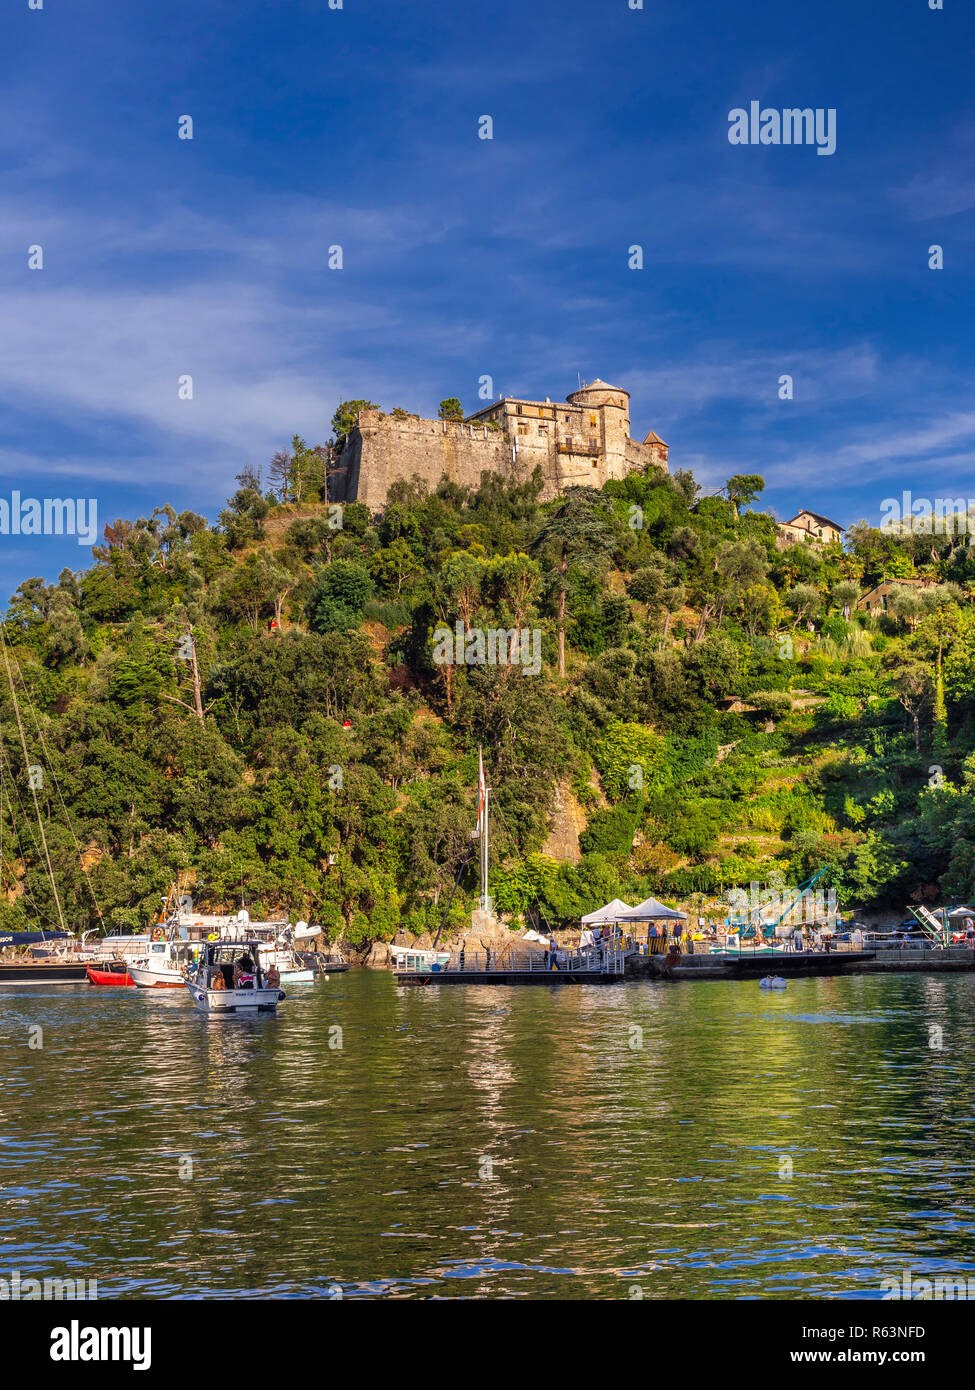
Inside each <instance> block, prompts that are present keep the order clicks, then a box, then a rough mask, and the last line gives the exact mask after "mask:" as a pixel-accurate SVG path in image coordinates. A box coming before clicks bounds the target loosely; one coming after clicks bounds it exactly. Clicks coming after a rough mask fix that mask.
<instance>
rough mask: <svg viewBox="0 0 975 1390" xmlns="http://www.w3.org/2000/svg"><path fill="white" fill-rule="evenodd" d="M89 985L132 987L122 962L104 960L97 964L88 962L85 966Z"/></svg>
mask: <svg viewBox="0 0 975 1390" xmlns="http://www.w3.org/2000/svg"><path fill="white" fill-rule="evenodd" d="M85 972H86V974H87V976H88V983H89V984H90V985H134V984H135V980H133V978H132V976H131V975H130V974H129V971H128V966H127V963H126V962H125V961H124V960H105V961H99V962H98V963H97V964H95V963H94V962H91V961H89V963H88V965H86V966H85Z"/></svg>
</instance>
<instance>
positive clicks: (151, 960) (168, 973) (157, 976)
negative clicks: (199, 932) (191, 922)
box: [129, 935, 200, 989]
mask: <svg viewBox="0 0 975 1390" xmlns="http://www.w3.org/2000/svg"><path fill="white" fill-rule="evenodd" d="M199 952H200V946H199V943H198V942H189V941H180V940H178V939H177V938H176V937H175V936H173V935H171V936H169V937H168V938H167V939H166V940H164V941H150V943H149V950H148V953H147V954H146V955H144V956H139V957H138V958H137V959H135V960H132V961H130V962H129V974H130V975H131V976H132V979H133V981H134V982H135V983H136V984H137V985H138V986H139V988H140V989H182V988H183V987H184V985H185V984H186V979H185V976H184V973H183V972H184V970H185V969H186V967H187V966H188V965H192V964H193V962H194V960H195V959H196V957H197V956H198V955H199Z"/></svg>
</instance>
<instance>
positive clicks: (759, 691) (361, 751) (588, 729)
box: [0, 440, 975, 944]
mask: <svg viewBox="0 0 975 1390" xmlns="http://www.w3.org/2000/svg"><path fill="white" fill-rule="evenodd" d="M328 457H329V450H328V449H319V450H311V449H308V448H307V447H306V446H305V445H304V444H303V443H302V441H300V440H295V441H294V448H293V451H292V452H290V453H288V454H284V455H279V456H276V459H275V460H274V461H272V482H273V487H272V488H269V487H268V486H267V485H266V484H265V483H263V482H262V481H261V480H260V479H259V478H258V477H257V476H255V475H253V474H251V473H248V474H245V475H242V477H241V478H240V479H239V480H238V481H239V483H240V486H239V488H238V490H237V492H236V493H235V494H234V496H233V497H232V498H231V500H230V502H229V503H228V505H227V507H226V509H225V510H224V511H223V512H222V513H221V515H220V519H219V522H218V523H217V524H216V525H213V526H211V525H209V524H208V523H207V522H206V521H205V519H204V518H202V517H200V516H197V515H195V514H193V513H188V512H184V513H182V514H180V515H176V514H175V512H174V511H173V509H172V508H170V507H167V506H165V505H163V506H161V507H160V508H159V509H158V510H157V511H156V512H154V513H153V515H152V516H151V517H149V518H141V519H139V520H137V521H135V522H125V521H118V522H116V523H115V524H114V525H112V526H109V527H106V531H105V540H104V543H103V544H102V545H101V546H99V547H96V549H95V552H94V564H93V566H92V568H90V569H88V570H87V571H85V572H82V573H78V574H74V573H71V572H70V571H67V570H66V571H64V572H63V573H62V575H61V576H60V578H59V580H58V582H57V583H56V584H53V585H45V584H44V583H43V582H42V581H40V580H38V579H28V580H26V581H25V582H24V583H23V584H22V585H21V586H20V588H19V589H18V591H17V593H16V595H15V596H14V598H13V600H12V601H11V603H10V605H9V609H8V612H7V615H6V625H5V632H6V639H7V647H6V651H7V653H8V656H9V659H10V667H9V680H11V681H13V682H14V683H15V684H16V685H17V686H18V687H19V701H18V704H19V705H20V707H21V709H22V711H23V721H24V738H25V741H26V744H27V748H28V761H29V763H30V765H31V766H32V767H35V768H40V769H41V772H42V776H41V779H40V780H41V785H40V786H35V788H33V789H31V788H30V787H29V784H28V774H27V771H26V769H25V765H24V764H25V757H24V752H23V744H22V741H21V736H20V733H19V731H18V728H17V724H16V721H15V718H14V710H13V706H12V702H11V700H10V696H9V686H8V685H7V682H8V673H7V670H6V669H5V670H4V672H3V674H2V678H0V679H2V683H3V685H4V687H5V688H4V693H3V699H2V721H3V723H2V755H3V786H2V796H0V831H2V846H0V852H2V886H3V894H2V897H0V927H2V928H3V929H5V930H8V929H24V928H26V927H28V926H32V925H35V924H36V923H37V922H38V921H41V922H43V923H45V924H50V925H55V924H56V923H57V921H58V908H57V904H56V903H55V901H54V899H53V895H52V891H51V887H50V883H49V881H48V876H47V873H46V869H45V864H44V846H43V845H42V843H41V842H40V839H39V837H38V834H37V826H36V820H35V815H34V807H33V801H32V796H33V793H34V791H36V795H37V797H38V800H39V805H40V808H41V811H42V815H43V816H44V817H45V829H46V838H47V850H48V852H49V854H50V857H51V861H52V865H53V867H54V870H55V878H56V881H57V883H58V886H59V891H60V894H61V904H62V910H63V913H64V917H65V919H66V920H67V922H68V924H69V925H70V926H71V927H72V928H80V927H87V926H97V925H98V923H99V921H100V920H101V919H100V917H99V912H98V909H97V908H96V906H95V903H96V902H97V904H98V905H99V907H100V909H101V912H102V913H104V917H105V919H109V920H110V921H111V922H112V923H113V924H118V925H124V926H136V925H139V924H142V923H144V922H145V921H146V918H147V915H148V914H150V913H153V912H154V911H155V910H156V909H157V907H158V904H159V898H160V896H161V895H162V894H164V893H165V891H166V889H167V887H168V886H169V883H170V882H171V881H172V880H173V879H174V878H175V877H176V876H177V874H184V875H186V874H189V876H190V877H189V881H190V883H191V885H194V886H193V887H192V889H191V891H192V892H193V894H194V897H195V900H196V902H197V904H198V905H199V906H201V907H205V908H209V909H211V910H218V909H221V908H224V909H226V908H233V907H235V906H237V905H239V903H240V901H241V899H242V898H243V900H244V901H245V902H246V904H247V905H248V907H249V908H250V909H251V911H252V913H260V914H265V913H266V914H271V913H276V912H284V913H287V914H289V915H290V916H291V919H292V920H295V919H297V918H298V917H304V918H306V919H308V920H310V921H318V922H322V923H324V924H326V925H327V926H328V928H329V930H330V932H331V933H332V935H333V937H336V938H337V937H341V938H342V939H343V940H344V941H345V942H347V943H350V944H356V943H364V942H366V941H368V940H371V939H379V940H386V939H389V938H390V937H392V935H393V934H394V933H395V932H396V931H397V930H398V929H400V928H405V929H407V930H409V931H412V932H422V931H424V930H428V929H430V928H431V927H432V926H434V925H435V924H436V922H437V921H438V920H439V915H440V912H441V911H442V903H443V900H444V895H445V894H446V893H449V889H450V885H451V883H452V881H453V876H454V872H455V867H456V864H457V862H458V860H459V858H460V856H461V855H462V854H463V852H464V850H465V849H466V847H467V846H468V844H469V833H470V831H471V829H472V827H473V824H474V820H475V816H476V786H475V784H476V767H477V748H478V744H479V743H480V744H483V747H484V757H485V765H486V768H487V772H488V779H489V782H490V784H491V786H492V787H493V808H494V815H493V819H492V887H493V890H494V892H495V896H496V902H497V905H498V908H499V909H500V910H501V911H502V912H503V913H505V914H511V915H512V916H513V917H518V916H519V915H522V916H523V917H524V918H525V920H528V921H532V922H533V923H536V924H556V925H557V924H560V923H568V922H570V921H571V920H572V919H577V918H578V916H579V915H580V914H581V913H582V912H585V911H587V910H589V909H591V908H593V907H595V906H598V905H599V904H601V903H602V902H603V901H605V900H607V899H608V898H611V897H614V896H617V895H619V896H622V897H627V896H629V895H632V899H633V900H635V899H637V898H640V897H643V896H646V895H647V894H650V893H652V894H654V895H656V896H663V897H666V898H668V899H670V900H671V901H675V900H676V901H681V902H700V901H701V900H702V899H719V898H721V897H722V896H723V895H725V894H726V893H727V891H728V889H729V888H731V887H733V886H736V885H741V886H745V887H747V885H748V883H749V882H750V881H752V880H755V881H757V882H759V883H762V884H764V883H766V882H768V880H769V877H770V875H774V874H776V873H779V874H781V875H782V876H783V877H784V879H785V880H786V882H788V883H796V882H798V881H800V880H802V879H804V878H806V877H807V876H808V874H809V873H810V872H811V871H813V870H815V869H816V868H818V867H819V866H821V865H823V864H828V865H829V866H830V867H829V870H828V873H827V875H826V877H825V880H824V882H825V883H826V884H831V885H832V886H834V887H835V888H836V889H837V892H838V895H839V900H840V902H841V904H843V905H846V906H850V905H857V906H860V907H861V908H864V909H869V908H871V907H873V908H881V909H890V910H892V911H894V912H895V913H896V912H899V911H900V910H901V909H902V908H903V906H904V904H905V903H906V902H907V901H909V900H915V901H929V900H932V901H933V900H937V899H939V898H941V897H953V898H956V899H965V898H971V896H972V895H973V894H975V757H971V756H970V754H971V750H972V749H973V747H975V722H973V718H975V658H973V656H972V652H973V649H975V643H973V641H972V638H973V635H975V614H973V609H972V603H971V599H972V593H973V588H972V584H973V580H975V560H973V558H972V556H971V553H970V552H969V550H968V549H966V548H965V547H964V546H961V545H959V544H957V542H956V541H954V540H952V539H950V538H949V539H945V540H944V541H943V542H940V543H939V540H938V538H932V537H931V536H929V535H928V536H920V535H918V536H906V537H903V538H898V537H896V536H894V535H891V534H888V533H886V532H884V533H882V532H880V531H877V530H871V529H870V528H868V527H867V526H866V525H865V524H861V525H859V526H857V527H854V528H853V529H852V531H851V533H849V535H848V545H847V549H846V550H845V551H844V550H842V549H841V548H840V547H839V546H838V545H833V546H830V547H827V548H824V549H822V550H816V549H813V548H812V547H810V546H808V545H805V546H803V545H794V546H792V547H790V548H789V549H787V550H785V551H779V550H777V548H776V545H775V523H774V521H773V519H772V518H771V516H770V515H768V514H765V513H763V512H761V511H758V510H756V507H757V505H758V502H759V498H760V493H761V488H762V483H761V479H757V478H752V477H741V476H737V477H735V478H733V479H731V480H730V481H729V483H728V484H727V485H726V487H725V489H724V491H723V494H722V495H720V496H717V497H706V498H703V499H701V498H699V495H698V488H697V486H696V484H695V483H694V480H693V478H692V477H691V476H690V475H689V474H687V473H678V474H676V475H675V476H673V477H670V476H667V475H665V474H662V473H660V472H659V471H657V470H651V472H650V474H649V475H643V474H636V473H634V474H631V475H630V477H629V478H628V479H626V480H625V481H624V482H610V483H608V484H607V485H606V487H605V488H604V489H603V490H602V491H594V490H591V489H583V488H577V489H572V490H571V491H570V492H569V493H567V494H566V495H565V496H564V497H562V498H559V499H556V500H555V501H554V502H550V503H546V504H544V505H540V504H539V502H538V492H539V490H540V483H536V484H529V485H527V486H522V487H517V488H513V489H506V488H505V487H504V486H503V485H502V483H501V482H500V480H499V479H498V478H496V477H491V476H485V477H484V478H483V479H482V483H481V486H480V488H479V489H477V490H476V491H470V490H462V489H460V488H458V487H456V486H454V485H452V484H449V483H443V484H442V485H441V486H440V487H439V488H438V489H437V491H436V492H433V493H427V492H425V491H423V489H421V488H419V487H412V488H411V487H410V486H404V485H403V484H398V485H395V486H394V490H393V492H392V494H391V498H390V503H389V505H388V507H387V509H386V511H385V513H384V514H383V515H382V517H381V518H379V519H378V520H377V519H373V518H371V517H370V515H369V513H368V511H367V510H366V509H365V508H364V507H363V506H361V505H360V504H358V503H352V504H350V505H348V506H346V507H345V508H344V509H340V508H336V507H332V508H329V507H328V505H327V504H326V503H325V502H324V501H323V500H322V490H323V477H324V469H325V466H326V465H327V460H328ZM885 577H886V578H898V579H911V578H919V577H926V578H927V579H929V580H930V585H929V586H928V587H925V588H922V587H920V586H918V585H914V586H913V587H906V586H905V587H902V588H900V589H895V590H894V592H893V593H892V594H891V595H890V598H889V611H888V613H886V614H882V615H880V616H877V615H873V616H871V615H868V614H866V613H864V612H861V611H859V610H857V609H856V607H855V603H856V600H857V598H858V597H859V596H860V594H861V593H862V592H863V591H864V590H865V589H868V588H870V587H871V586H873V585H875V584H876V583H878V582H879V581H880V580H882V579H884V578H885ZM458 623H460V624H461V628H460V632H461V639H460V652H461V655H462V656H463V654H464V652H465V651H469V652H470V653H471V656H472V657H473V659H474V660H473V664H460V665H458V664H445V663H444V662H443V660H442V659H441V660H439V661H438V659H437V654H438V651H439V655H440V657H441V658H442V657H443V655H444V652H445V651H453V650H454V644H453V639H451V641H450V642H448V643H447V644H446V645H445V643H444V637H443V633H441V634H439V636H438V634H437V629H438V628H444V627H445V628H447V629H449V630H450V632H451V633H456V632H457V626H456V625H457V624H458ZM489 629H506V630H507V629H517V630H519V631H522V630H524V631H525V632H526V639H527V642H526V645H525V646H524V647H523V648H522V649H521V656H522V658H523V660H522V661H519V663H518V664H511V663H509V664H498V663H495V664H490V663H489V660H488V659H487V656H488V655H489V653H490V643H491V640H492V639H491V638H490V633H489V631H488V630H489ZM478 634H481V637H479V636H478ZM535 634H538V636H537V639H536V637H535ZM536 641H537V642H538V644H539V645H538V646H537V648H536V647H535V646H534V645H533V644H534V643H535V642H536ZM484 642H486V643H487V646H486V647H482V646H481V645H479V643H484ZM438 643H439V647H438ZM536 656H537V661H536V660H535V657H536ZM536 666H537V668H538V669H537V670H536ZM34 780H35V782H36V781H37V780H38V779H37V777H36V775H35V777H34ZM65 807H66V808H67V812H68V820H69V821H70V826H69V825H68V823H67V821H66V817H65V813H64V809H63V808H65ZM580 831H581V833H580ZM546 846H548V848H549V849H550V850H551V849H554V850H557V852H558V853H559V854H560V855H561V856H564V857H562V858H561V859H556V858H553V857H550V856H549V855H546V854H544V853H543V852H542V851H543V847H546ZM475 890H476V885H475V883H474V880H473V876H471V877H470V878H468V879H465V880H464V881H463V884H462V891H461V892H460V893H459V894H458V896H457V898H456V900H455V903H454V908H453V917H454V919H455V920H456V921H457V922H460V921H461V920H463V919H464V918H466V916H467V914H468V913H469V911H470V908H471V906H472V903H473V900H474V894H475ZM438 904H440V905H441V906H439V907H438Z"/></svg>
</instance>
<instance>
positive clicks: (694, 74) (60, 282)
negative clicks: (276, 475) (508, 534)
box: [0, 0, 975, 593]
mask: <svg viewBox="0 0 975 1390" xmlns="http://www.w3.org/2000/svg"><path fill="white" fill-rule="evenodd" d="M644 4H645V8H644V9H643V10H631V9H630V8H629V7H628V0H561V2H560V0H533V3H525V0H519V2H518V3H515V2H514V0H493V3H491V4H481V3H478V0H466V3H464V4H458V3H447V0H437V2H436V3H433V0H411V3H396V0H343V8H342V9H341V10H331V9H330V8H329V5H328V0H287V3H282V0H278V3H273V4H272V3H268V2H267V0H260V2H259V3H258V0H226V2H225V0H203V3H201V0H167V2H166V3H165V4H163V3H159V0H142V3H140V4H139V5H137V6H135V5H132V4H131V0H97V2H96V0H77V2H76V3H73V4H70V5H69V4H66V3H64V0H44V9H43V10H42V11H32V10H29V9H28V8H27V0H11V3H10V4H9V5H8V6H7V7H6V10H5V14H4V18H3V19H2V21H0V32H2V35H3V43H2V46H0V47H2V52H3V55H4V56H3V58H2V59H0V64H2V67H3V69H4V72H3V78H4V80H3V84H2V88H0V91H2V95H0V160H2V178H0V200H2V213H3V215H2V218H0V228H2V230H0V237H2V243H3V255H2V257H0V277H2V279H0V290H2V296H3V314H2V332H0V400H2V411H0V471H2V475H3V476H2V478H0V497H9V495H10V493H11V491H12V490H13V489H18V490H19V491H20V492H21V493H22V494H23V495H25V496H28V495H31V496H37V497H45V496H64V495H66V494H67V495H72V496H84V497H94V498H95V499H96V500H97V503H98V511H99V522H100V526H101V525H102V524H104V522H105V521H111V520H114V518H115V517H117V516H137V515H145V514H148V512H149V511H151V509H152V508H153V507H154V506H156V505H158V504H160V503H163V502H167V501H168V502H171V503H172V504H173V505H174V506H176V507H177V508H183V507H193V508H195V509H196V510H199V511H202V512H203V513H205V514H206V515H208V516H211V517H212V516H215V515H216V512H217V511H218V510H219V509H220V506H221V505H222V503H223V500H224V498H225V497H226V496H227V495H228V494H229V493H230V492H231V491H232V490H233V487H234V481H233V480H234V475H235V474H236V473H238V472H239V471H240V470H241V468H242V467H243V466H244V465H245V464H248V463H250V464H255V465H256V464H261V463H264V462H266V460H267V458H269V457H270V455H271V454H272V453H273V452H274V450H275V449H277V448H279V447H281V446H282V445H284V444H285V443H286V442H287V441H288V440H289V439H290V437H291V435H292V434H294V433H295V432H298V433H300V434H302V435H304V436H305V437H306V438H307V439H308V440H309V441H310V442H313V443H317V442H320V441H321V440H323V439H325V438H327V437H328V434H329V432H330V431H329V421H330V419H331V415H332V412H333V410H334V408H335V405H336V403H337V402H338V401H340V400H342V399H344V398H347V397H353V396H365V397H370V398H371V399H373V400H375V401H377V402H378V403H379V404H381V405H383V406H384V407H386V408H392V407H393V406H397V405H400V406H404V407H407V408H408V409H411V410H416V411H419V412H420V413H422V414H425V415H429V414H435V413H436V408H437V405H438V403H439V401H440V400H441V398H442V397H444V396H448V395H457V396H459V397H460V398H461V400H462V401H463V402H464V404H465V407H467V408H468V409H470V410H474V409H476V408H477V407H478V406H479V405H480V404H481V402H480V401H478V399H477V383H478V379H479V378H480V377H481V376H482V375H489V376H490V377H491V378H492V380H493V382H494V385H495V388H496V390H497V391H504V392H505V393H506V394H512V395H516V394H524V395H527V396H528V397H532V398H539V397H545V396H551V397H552V398H553V399H555V398H560V397H563V396H564V394H565V393H566V392H567V391H570V390H572V389H573V388H574V386H575V385H576V382H577V374H581V375H582V377H583V378H584V379H585V378H593V377H596V376H601V377H604V378H605V379H607V380H609V381H612V382H615V383H619V384H621V385H623V386H625V387H626V388H627V389H628V390H629V391H630V392H631V417H632V432H633V434H634V436H635V437H637V438H642V437H643V435H644V434H645V433H646V431H647V430H649V429H651V428H653V429H655V430H657V432H658V433H659V434H660V435H661V436H662V437H663V438H664V439H666V440H667V441H668V443H669V444H670V449H671V453H670V457H671V466H672V467H673V468H678V467H688V468H691V469H692V470H693V471H694V473H695V474H696V475H697V477H698V478H699V480H700V481H702V482H703V483H705V484H706V485H710V486H714V485H717V484H720V483H721V482H722V481H723V480H724V479H725V478H726V477H727V476H728V475H729V474H731V473H732V472H737V471H747V472H752V471H757V472H761V473H763V474H764V475H765V477H766V479H767V483H768V486H767V490H766V494H765V501H766V503H767V504H769V505H771V506H773V507H774V508H775V509H776V510H777V512H778V513H779V514H780V515H783V516H786V515H791V514H792V512H793V511H794V510H795V509H796V507H797V506H798V505H800V504H802V505H807V506H812V507H814V509H816V510H818V511H821V512H824V513H826V514H827V515H829V516H831V517H834V518H835V519H836V520H838V521H840V522H843V523H849V522H852V521H854V520H856V519H858V518H859V517H867V518H868V519H870V520H873V521H878V520H879V517H880V506H881V502H882V501H883V499H884V498H885V497H887V496H891V495H894V494H898V493H899V492H900V491H901V490H902V489H904V488H909V489H911V490H912V491H913V493H914V495H915V496H930V497H933V496H935V495H938V496H940V495H946V496H947V495H952V496H954V495H969V494H970V495H973V496H975V487H973V486H972V483H973V482H975V478H973V468H972V463H973V460H975V392H973V389H972V384H973V368H975V338H973V332H972V303H973V290H975V221H973V219H975V112H973V106H972V90H973V84H972V77H971V58H970V55H971V52H972V49H973V38H975V20H973V18H972V15H971V13H970V7H968V6H966V5H965V4H963V3H962V0H945V5H946V9H945V10H943V11H932V10H930V9H929V8H928V0H885V3H884V4H883V5H882V6H881V5H879V4H877V2H876V0H853V3H842V4H841V3H839V2H838V0H821V2H820V3H818V4H816V5H804V6H792V5H789V6H786V5H782V4H781V3H775V4H772V3H763V2H762V0H758V2H757V3H756V2H755V0H753V3H750V4H747V5H744V4H732V3H720V4H719V3H715V0H704V2H703V3H699V4H697V5H688V4H686V3H677V0H644ZM751 100H758V101H760V102H761V104H762V106H763V107H769V108H779V109H781V108H783V107H807V106H808V107H813V108H815V107H834V108H835V109H836V113H837V115H836V127H837V148H836V152H835V154H833V155H831V156H825V157H824V156H819V155H817V152H816V149H815V148H814V147H806V146H791V147H786V146H736V145H732V144H730V143H729V141H728V129H729V123H728V113H729V111H730V110H731V109H732V108H734V107H739V106H741V107H747V106H748V104H749V102H750V101H751ZM187 114H188V115H191V116H192V118H193V122H194V138H193V140H192V141H185V140H179V139H178V138H177V124H178V120H179V118H180V117H181V116H183V115H187ZM482 115H490V116H491V117H492V118H493V121H494V139H493V140H490V141H487V140H479V139H478V118H479V117H480V116H482ZM38 244H39V245H42V246H43V248H44V268H43V270H36V271H30V270H28V268H27V248H28V247H29V246H32V245H38ZM333 244H339V245H341V246H342V248H343V257H344V268H343V269H342V270H340V271H339V270H329V269H328V247H329V246H330V245H333ZM634 244H638V245H641V246H642V247H643V254H644V269H643V270H642V271H634V270H630V269H629V268H628V264H627V250H628V248H629V247H630V246H631V245H634ZM932 244H939V245H942V246H943V247H944V260H945V268H944V269H943V270H941V271H933V270H930V269H929V268H928V247H929V245H932ZM185 373H189V374H191V375H192V377H193V382H194V399H193V400H192V401H181V400H179V399H178V395H177V383H178V379H179V377H180V376H181V375H183V374H185ZM786 373H787V374H789V375H791V376H792V377H793V379H794V383H795V385H794V390H795V399H794V400H792V401H782V400H780V399H779V396H778V382H779V377H780V376H781V375H782V374H786ZM89 561H90V556H89V553H88V552H87V550H84V549H83V548H81V547H79V546H78V545H77V544H76V543H75V542H74V541H73V540H70V539H66V538H56V537H15V536H0V581H2V584H3V587H4V588H5V590H6V592H8V593H9V592H11V591H12V589H13V588H14V587H15V586H16V584H17V583H19V582H20V580H21V579H23V578H25V577H27V576H30V575H35V574H40V575H44V576H45V577H49V578H53V577H55V576H56V575H57V573H58V571H59V570H60V569H61V568H62V567H63V566H64V565H69V566H71V567H72V568H81V567H82V566H84V565H86V564H87V563H89Z"/></svg>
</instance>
